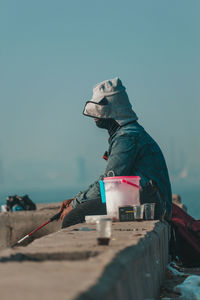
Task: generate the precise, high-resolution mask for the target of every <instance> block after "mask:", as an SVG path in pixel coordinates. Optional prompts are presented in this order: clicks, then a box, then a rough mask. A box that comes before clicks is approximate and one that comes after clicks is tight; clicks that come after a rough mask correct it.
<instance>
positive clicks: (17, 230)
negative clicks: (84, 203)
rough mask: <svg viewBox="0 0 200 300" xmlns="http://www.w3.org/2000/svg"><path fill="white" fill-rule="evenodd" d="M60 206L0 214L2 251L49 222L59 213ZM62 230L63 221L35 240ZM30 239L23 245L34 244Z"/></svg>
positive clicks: (36, 236)
mask: <svg viewBox="0 0 200 300" xmlns="http://www.w3.org/2000/svg"><path fill="white" fill-rule="evenodd" d="M58 208H59V205H58V204H46V205H45V204H43V205H38V206H37V210H36V211H18V212H9V213H0V249H3V248H6V247H10V246H11V245H12V244H13V243H15V242H16V241H18V240H19V239H21V238H22V237H23V236H25V235H26V234H28V233H30V232H31V231H32V230H34V229H35V228H37V227H38V226H40V225H41V224H43V223H44V222H46V221H48V219H49V218H50V217H52V216H53V215H54V214H56V213H57V212H58ZM60 228H61V221H59V222H57V221H54V222H52V223H49V224H48V225H47V226H45V227H44V228H42V229H41V230H39V231H38V232H37V233H35V234H34V239H36V238H39V237H41V236H44V235H46V234H49V233H52V232H55V231H57V230H59V229H60ZM32 240H33V238H32V237H30V238H29V239H28V240H26V241H24V242H23V244H22V245H27V244H28V243H30V242H32Z"/></svg>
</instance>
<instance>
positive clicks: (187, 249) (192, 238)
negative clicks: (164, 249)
mask: <svg viewBox="0 0 200 300" xmlns="http://www.w3.org/2000/svg"><path fill="white" fill-rule="evenodd" d="M171 224H172V228H174V230H175V239H176V240H175V245H174V247H176V252H177V256H178V257H179V258H180V260H181V262H182V263H183V265H185V266H188V267H193V266H200V220H195V219H194V218H192V217H191V216H190V215H188V214H187V213H186V212H185V211H184V210H183V209H181V208H180V207H179V206H177V205H175V204H172V219H171Z"/></svg>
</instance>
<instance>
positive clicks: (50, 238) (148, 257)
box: [0, 221, 169, 300]
mask: <svg viewBox="0 0 200 300" xmlns="http://www.w3.org/2000/svg"><path fill="white" fill-rule="evenodd" d="M83 227H86V229H87V228H88V227H89V229H90V230H89V231H82V230H81V229H82V228H83ZM168 237H169V232H168V225H167V224H166V223H161V222H158V221H148V222H147V221H146V222H130V223H113V225H112V240H111V243H110V245H109V246H99V245H97V242H96V231H95V226H93V225H90V226H88V225H87V224H80V225H76V226H72V227H69V228H67V229H62V230H60V231H58V232H56V233H52V234H49V235H47V236H44V237H42V238H39V239H37V240H35V241H34V242H33V243H31V244H30V245H28V246H27V247H19V248H15V249H14V250H13V249H6V250H3V251H1V252H0V276H1V281H0V288H1V300H7V299H12V297H14V298H15V300H18V299H20V300H21V299H29V300H36V299H39V298H40V299H48V300H51V299H52V300H53V299H57V298H61V297H62V298H63V299H69V300H71V299H73V300H75V299H76V300H87V299H90V300H91V299H92V300H93V299H94V300H98V299H99V300H100V299H104V300H112V299H113V300H114V299H115V300H118V299H119V300H126V299H127V300H130V299H136V300H140V299H141V300H144V299H158V296H159V290H160V285H161V283H162V281H163V279H164V274H165V268H166V265H167V263H168ZM11 287H12V288H11Z"/></svg>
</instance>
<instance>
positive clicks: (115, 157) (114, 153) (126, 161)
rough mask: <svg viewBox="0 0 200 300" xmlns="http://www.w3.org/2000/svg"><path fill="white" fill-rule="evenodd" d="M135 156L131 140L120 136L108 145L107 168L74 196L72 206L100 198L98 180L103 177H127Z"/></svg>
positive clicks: (132, 140) (133, 142) (134, 148)
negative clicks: (87, 186)
mask: <svg viewBox="0 0 200 300" xmlns="http://www.w3.org/2000/svg"><path fill="white" fill-rule="evenodd" d="M136 154H137V151H136V147H135V140H134V139H133V138H131V137H128V136H121V137H118V138H117V139H116V140H114V141H113V143H111V145H110V150H109V157H108V161H107V167H106V170H105V172H104V174H103V175H101V176H100V177H99V179H98V180H97V181H95V182H94V183H93V184H91V185H90V186H89V188H88V189H87V190H86V191H84V192H80V193H78V194H77V195H76V196H75V200H74V201H73V203H72V206H73V207H76V206H77V205H78V204H80V203H81V202H85V201H88V200H92V199H96V198H97V199H98V198H100V197H101V193H100V188H99V180H102V179H103V177H111V176H125V175H126V176H129V175H130V174H131V170H132V168H133V163H134V160H135V157H136Z"/></svg>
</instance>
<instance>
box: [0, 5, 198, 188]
mask: <svg viewBox="0 0 200 300" xmlns="http://www.w3.org/2000/svg"><path fill="white" fill-rule="evenodd" d="M199 16H200V1H199V0H192V1H188V0H187V1H185V0H151V1H149V0H140V1H139V0H138V1H134V0H130V1H126V0H125V1H118V0H117V1H113V0H111V1H109V0H107V1H104V0H102V1H96V0H91V1H89V0H84V1H83V0H79V1H77V0H74V1H67V0H65V1H64V0H58V1H52V0H40V1H38V0H34V1H28V0H18V1H15V0H13V1H11V0H0V128H1V134H0V179H1V183H0V187H1V188H4V187H5V188H9V187H15V186H25V187H29V186H30V187H31V186H34V187H37V186H38V187H39V186H40V187H52V186H55V187H56V186H64V185H66V186H70V185H74V186H75V185H78V184H79V183H80V182H78V181H77V178H78V177H79V175H78V172H79V171H78V166H77V164H78V161H80V160H82V161H84V163H85V166H86V170H85V172H86V178H85V182H86V183H88V182H90V181H92V180H93V179H96V178H97V177H98V176H99V175H100V174H101V173H102V171H103V170H104V167H105V162H104V161H103V160H102V159H101V156H102V154H103V152H104V151H105V150H107V145H108V143H107V138H108V135H107V132H106V131H104V130H101V129H99V128H97V127H96V126H95V125H94V124H93V121H92V120H91V119H90V118H86V117H84V116H82V111H83V107H84V104H85V101H86V100H88V99H90V97H91V96H92V88H93V86H94V85H95V84H96V83H98V82H100V81H102V80H105V79H109V78H112V77H116V76H118V77H120V79H121V80H122V82H123V83H124V85H125V86H126V87H127V92H128V95H129V98H130V101H131V103H132V105H133V108H134V110H135V111H136V113H137V114H138V116H139V122H140V123H141V124H142V125H143V126H144V127H145V129H146V130H147V131H148V132H149V133H150V134H151V135H152V136H153V137H154V138H155V139H156V141H157V142H158V143H159V145H160V146H161V148H162V150H163V152H164V155H165V157H166V160H167V163H168V166H169V168H170V169H171V170H172V169H173V168H177V169H181V167H183V168H186V169H187V170H186V173H183V177H184V176H186V177H187V176H188V170H189V173H191V172H193V171H194V172H196V173H195V174H196V175H195V177H196V178H200V177H198V176H199V173H198V170H199V169H200V160H199V153H200V134H199V120H200V117H199V116H200V84H199V78H200V55H199V53H200V18H199ZM174 161H175V162H174ZM174 164H178V165H177V166H174ZM195 168H196V169H195ZM195 170H196V171H195ZM172 171H173V170H172ZM197 173H198V174H197ZM184 174H186V175H184ZM189 175H191V176H193V177H194V174H193V175H192V174H189ZM79 180H80V179H79Z"/></svg>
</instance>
